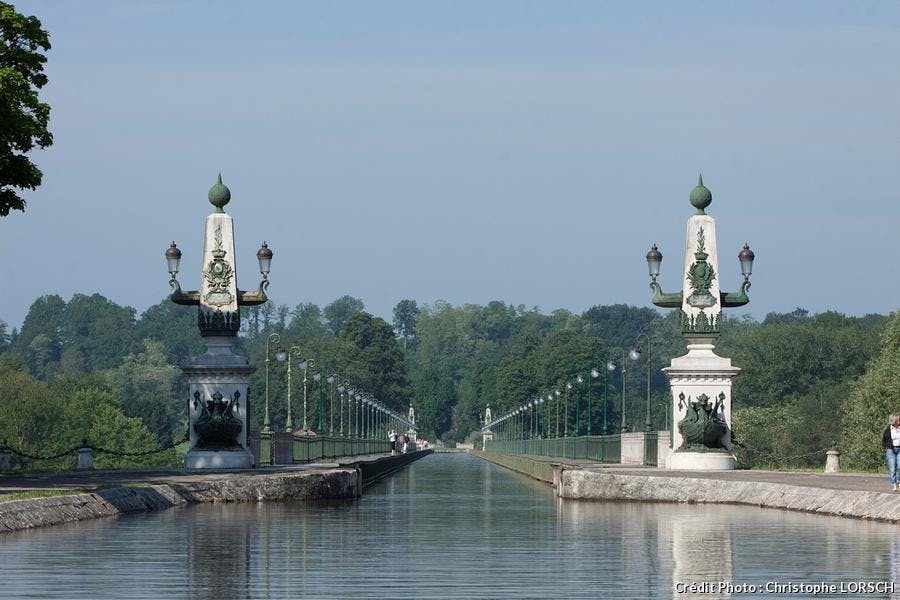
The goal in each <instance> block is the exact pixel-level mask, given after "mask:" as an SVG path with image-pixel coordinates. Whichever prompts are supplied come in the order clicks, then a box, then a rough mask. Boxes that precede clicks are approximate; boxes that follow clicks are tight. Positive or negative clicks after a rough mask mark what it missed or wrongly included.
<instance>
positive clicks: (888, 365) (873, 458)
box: [841, 313, 900, 469]
mask: <svg viewBox="0 0 900 600" xmlns="http://www.w3.org/2000/svg"><path fill="white" fill-rule="evenodd" d="M898 412H900V313H893V314H892V315H891V317H890V320H889V321H888V324H887V326H886V328H885V330H884V333H883V335H882V338H881V353H880V354H879V355H878V356H877V357H876V358H875V359H874V360H872V361H871V362H870V363H869V365H868V368H867V370H866V373H865V374H864V375H863V376H862V377H861V378H860V379H859V381H858V382H857V383H856V385H854V386H853V391H852V392H851V394H850V395H849V396H848V397H847V399H846V402H845V404H844V414H845V417H844V422H843V431H842V435H841V450H842V456H841V458H842V460H845V461H846V464H847V465H849V466H851V467H855V468H861V469H866V468H868V469H871V468H873V467H880V466H881V465H882V464H883V462H884V456H883V455H884V452H883V450H882V447H881V433H882V432H883V431H884V429H885V428H886V427H887V419H888V415H890V414H892V413H898Z"/></svg>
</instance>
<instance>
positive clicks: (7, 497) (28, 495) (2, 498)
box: [0, 488, 88, 502]
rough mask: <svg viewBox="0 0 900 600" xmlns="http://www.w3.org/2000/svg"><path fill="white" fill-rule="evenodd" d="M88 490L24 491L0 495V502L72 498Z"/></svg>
mask: <svg viewBox="0 0 900 600" xmlns="http://www.w3.org/2000/svg"><path fill="white" fill-rule="evenodd" d="M87 491H88V490H84V489H79V488H72V489H65V490H63V489H53V490H25V491H22V492H11V493H8V494H0V502H12V501H13V500H30V499H32V498H50V497H52V496H72V495H74V494H84V493H85V492H87Z"/></svg>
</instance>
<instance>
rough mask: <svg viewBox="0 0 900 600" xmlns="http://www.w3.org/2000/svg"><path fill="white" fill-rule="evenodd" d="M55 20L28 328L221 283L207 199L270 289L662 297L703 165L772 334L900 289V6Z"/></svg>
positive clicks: (20, 282) (287, 8)
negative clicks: (745, 251)
mask: <svg viewBox="0 0 900 600" xmlns="http://www.w3.org/2000/svg"><path fill="white" fill-rule="evenodd" d="M13 4H14V5H15V6H16V8H17V9H18V10H20V11H21V12H24V13H26V14H29V15H31V14H33V15H36V16H37V17H38V18H40V19H41V21H42V23H43V25H44V28H45V29H47V30H48V31H49V32H50V35H51V42H52V45H53V48H52V49H51V51H50V52H49V61H48V64H47V74H48V76H49V78H50V83H49V84H48V85H47V86H46V88H45V89H44V91H43V92H42V98H43V99H44V100H45V101H46V102H48V103H49V104H50V105H51V107H52V113H51V131H52V132H53V135H54V144H53V146H52V147H51V148H50V149H48V150H46V151H40V152H37V153H35V154H34V159H35V161H36V162H37V163H38V165H39V166H40V168H41V169H42V170H43V172H44V183H43V185H42V186H41V187H40V188H39V189H38V190H37V191H35V192H28V193H26V199H27V202H28V207H27V210H26V212H25V213H13V214H12V215H11V216H9V217H7V218H4V219H2V220H0V256H3V257H4V258H3V260H0V282H2V285H3V287H4V290H5V292H4V293H3V294H2V296H0V318H2V319H4V320H6V321H7V322H8V323H9V324H10V326H18V325H20V324H21V322H22V320H23V319H24V317H25V314H26V313H27V310H28V307H29V305H30V304H31V302H33V301H34V299H35V298H37V297H38V296H41V295H44V294H51V293H55V294H60V295H62V296H63V297H64V298H67V299H68V298H69V297H70V296H71V295H72V294H73V293H79V292H80V293H93V292H99V293H101V294H103V295H105V296H106V297H108V298H110V299H111V300H113V301H115V302H117V303H120V304H126V305H129V306H133V307H135V308H136V309H137V310H138V311H139V312H140V311H142V310H144V309H145V308H147V307H148V306H150V305H152V304H155V303H157V302H159V301H160V300H161V299H162V298H163V297H164V296H165V295H166V294H168V292H169V287H168V284H167V281H168V274H167V272H166V268H165V260H164V258H163V253H164V251H165V249H166V247H167V246H168V244H169V242H171V241H172V240H175V241H176V242H177V243H178V245H179V247H180V248H181V249H182V251H183V252H184V258H183V261H182V272H181V274H180V275H179V279H180V281H181V282H182V285H183V286H184V287H185V288H192V289H196V287H198V286H199V284H200V257H199V255H200V252H201V247H202V228H203V220H204V217H205V215H206V214H208V213H209V212H210V210H211V206H210V205H209V204H208V202H207V200H206V194H207V190H208V189H209V187H210V186H211V185H212V184H213V183H214V181H215V177H216V175H217V174H218V173H219V172H221V173H222V178H223V181H224V182H225V184H226V185H228V187H229V188H230V189H231V192H232V200H231V203H230V204H229V205H228V207H227V209H226V210H227V211H228V212H229V213H230V214H232V215H233V216H234V218H235V229H236V244H237V251H236V252H237V255H238V264H237V271H238V275H239V286H240V287H241V288H242V289H253V288H255V287H256V284H257V282H258V279H259V275H258V268H257V266H256V259H255V251H256V249H257V248H258V247H259V245H260V243H261V242H262V241H263V240H265V241H267V242H268V244H269V246H270V248H271V249H272V250H273V251H274V253H275V257H274V260H273V263H272V273H271V276H270V279H271V282H272V283H271V287H270V288H269V294H270V297H271V298H272V299H273V300H274V301H275V302H276V303H278V304H288V305H291V306H293V305H295V304H297V303H300V302H314V303H317V304H319V305H322V306H324V305H325V304H328V303H329V302H331V301H332V300H334V299H335V298H338V297H340V296H342V295H344V294H350V295H352V296H356V297H359V298H361V299H363V300H364V302H365V304H366V307H367V309H368V310H369V311H371V312H373V313H374V314H377V315H380V316H382V317H385V318H387V319H388V320H390V318H391V312H392V308H393V306H394V305H395V304H396V303H397V302H398V301H399V300H401V299H404V298H412V299H415V300H417V301H418V302H420V303H429V304H431V303H434V302H435V301H437V300H445V301H447V302H450V303H453V304H462V303H479V304H483V303H486V302H488V301H490V300H495V299H496V300H503V301H506V302H510V303H513V304H516V305H518V304H523V305H526V306H527V307H533V306H537V307H540V309H541V310H543V311H545V312H550V311H553V310H556V309H558V308H564V309H568V310H571V311H574V312H576V313H580V312H583V311H584V310H586V309H587V308H589V307H591V306H593V305H596V304H613V303H628V304H633V305H637V306H650V302H649V299H650V290H649V288H648V285H647V284H648V278H647V268H646V263H645V259H644V256H645V254H646V252H647V250H648V248H649V246H650V244H651V243H656V244H658V246H659V248H660V250H661V251H662V252H663V255H664V260H663V265H662V274H661V277H660V281H661V282H662V284H663V287H664V288H665V289H666V290H667V291H675V290H676V289H677V288H678V287H679V285H680V270H681V267H682V263H683V252H684V239H683V238H684V235H685V221H686V219H687V218H688V217H689V216H690V215H691V214H692V212H693V210H692V208H691V206H690V205H689V203H688V195H689V193H690V191H691V189H692V188H693V186H694V185H695V183H696V180H697V175H698V173H699V172H701V171H702V173H703V178H704V182H705V183H706V185H707V187H709V188H710V190H712V194H713V203H712V205H711V206H710V208H709V209H708V212H709V214H711V215H713V216H714V217H715V218H716V221H717V228H718V243H719V256H720V268H719V276H720V283H721V286H722V288H723V289H724V290H736V289H737V288H738V287H739V285H740V281H741V277H740V268H739V265H738V261H737V252H738V251H739V249H740V248H741V247H742V245H743V243H744V242H749V243H750V245H751V247H752V248H753V250H754V251H755V252H756V255H757V260H756V265H755V267H754V276H753V287H752V289H751V290H750V293H751V302H750V304H749V306H747V307H746V309H741V310H738V311H736V313H735V314H743V313H750V314H752V315H754V316H755V317H757V318H761V317H763V316H764V315H765V314H766V313H767V312H770V311H790V310H793V309H794V308H795V307H804V308H807V309H810V310H812V311H816V312H818V311H822V310H829V309H834V310H838V311H841V312H845V313H848V314H856V315H858V314H865V313H870V312H880V313H886V312H889V311H893V310H895V309H896V307H897V303H898V298H900V289H898V288H900V283H898V282H900V278H898V268H897V262H898V251H897V248H896V242H897V238H898V235H897V232H898V225H900V218H898V217H900V202H898V192H900V168H898V166H900V121H898V114H900V113H898V107H900V68H898V67H900V64H898V63H900V3H894V2H820V1H817V2H799V1H797V2H781V1H777V2H752V3H750V2H679V3H672V2H595V1H585V2H575V1H562V2H526V1H509V2H505V1H499V0H493V1H491V2H484V1H482V0H477V1H467V0H453V1H447V2H436V1H434V2H421V1H419V0H413V1H409V2H391V1H381V2H362V1H360V2H349V1H335V2H325V1H322V2H293V1H291V2H275V1H269V2H265V3H254V2H190V1H178V2H176V1H172V2H167V1H147V2H140V1H136V2H112V1H105V2H91V1H80V2H77V3H76V2H57V1H41V0H30V1H24V0H19V1H15V0H14V1H13Z"/></svg>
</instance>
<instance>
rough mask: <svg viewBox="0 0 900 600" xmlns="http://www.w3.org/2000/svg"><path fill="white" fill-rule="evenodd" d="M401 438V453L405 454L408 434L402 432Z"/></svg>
mask: <svg viewBox="0 0 900 600" xmlns="http://www.w3.org/2000/svg"><path fill="white" fill-rule="evenodd" d="M402 440H403V454H406V448H407V447H408V446H409V436H408V435H406V434H405V433H404V434H403V438H402Z"/></svg>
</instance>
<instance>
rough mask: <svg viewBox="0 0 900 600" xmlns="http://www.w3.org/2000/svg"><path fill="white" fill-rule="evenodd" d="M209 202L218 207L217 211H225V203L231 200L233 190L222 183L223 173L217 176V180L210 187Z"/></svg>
mask: <svg viewBox="0 0 900 600" xmlns="http://www.w3.org/2000/svg"><path fill="white" fill-rule="evenodd" d="M207 197H208V198H209V203H210V204H212V205H213V206H215V207H216V212H217V213H223V212H225V210H224V209H225V205H226V204H228V203H229V202H230V201H231V190H229V189H228V188H227V187H225V185H224V184H223V183H222V174H221V173H219V176H218V177H217V178H216V182H215V183H214V184H213V186H212V187H211V188H209V194H207Z"/></svg>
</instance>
